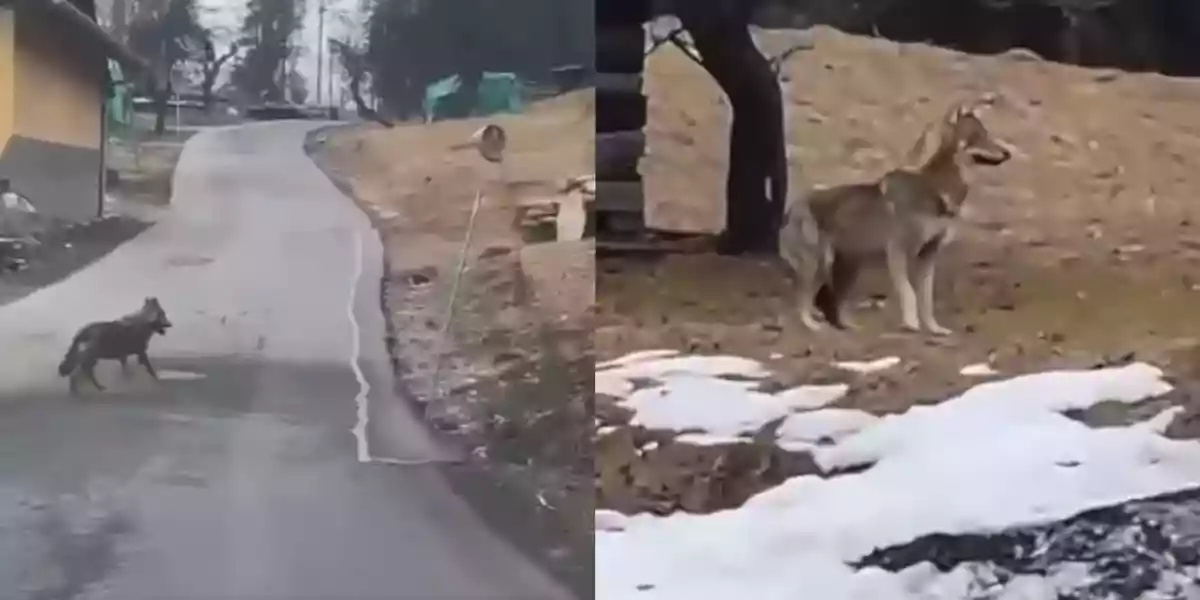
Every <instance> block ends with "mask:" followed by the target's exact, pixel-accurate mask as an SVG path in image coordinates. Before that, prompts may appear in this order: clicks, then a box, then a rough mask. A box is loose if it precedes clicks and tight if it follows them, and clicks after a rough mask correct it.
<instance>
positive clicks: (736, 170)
mask: <svg viewBox="0 0 1200 600" xmlns="http://www.w3.org/2000/svg"><path fill="white" fill-rule="evenodd" d="M697 16H698V15H680V17H681V20H682V21H683V25H684V26H685V27H687V29H688V32H689V33H690V34H691V36H692V40H693V41H694V42H695V45H696V49H697V50H698V51H699V53H700V55H701V57H702V58H703V65H704V68H705V70H707V71H708V72H709V74H710V75H712V77H713V79H715V80H716V81H717V84H718V85H720V86H721V89H722V90H723V91H724V92H725V94H726V95H727V96H728V97H729V103H730V106H731V108H732V110H733V124H732V127H731V130H730V135H729V173H728V175H727V177H726V182H725V196H726V198H725V233H724V236H723V240H722V244H721V246H722V248H721V250H722V252H724V253H727V254H746V253H768V254H769V253H774V252H776V248H777V244H778V239H779V224H780V223H781V222H782V218H783V207H784V202H785V198H786V196H787V155H786V145H785V141H784V123H783V98H782V94H781V93H780V89H779V83H778V81H777V80H776V79H775V74H774V73H773V72H772V71H771V65H770V63H769V62H768V60H767V58H766V57H765V56H763V54H762V53H761V52H760V51H759V50H758V48H757V47H756V46H755V45H754V40H753V39H752V38H751V36H750V31H749V28H748V26H747V24H746V22H744V21H743V22H739V21H738V20H736V19H727V18H726V19H714V18H703V17H701V18H697Z"/></svg>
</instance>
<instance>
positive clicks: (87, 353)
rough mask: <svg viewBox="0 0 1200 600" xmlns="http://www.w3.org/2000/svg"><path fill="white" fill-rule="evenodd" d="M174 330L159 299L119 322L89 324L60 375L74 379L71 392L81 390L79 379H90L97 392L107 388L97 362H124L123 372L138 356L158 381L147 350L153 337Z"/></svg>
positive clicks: (70, 350) (73, 344) (149, 300)
mask: <svg viewBox="0 0 1200 600" xmlns="http://www.w3.org/2000/svg"><path fill="white" fill-rule="evenodd" d="M169 327H171V321H170V320H168V319H167V313H166V311H164V310H163V307H162V305H160V304H159V303H158V299H157V298H153V297H151V298H146V300H145V302H143V303H142V308H141V309H139V310H138V311H137V312H135V313H131V314H128V315H126V316H124V317H121V318H120V319H117V320H116V321H100V322H96V323H90V324H88V325H85V326H84V327H83V329H80V330H79V333H76V334H75V338H74V339H72V340H71V347H70V348H68V349H67V355H66V356H65V357H63V360H62V363H61V364H59V365H58V374H59V375H61V376H63V377H67V376H68V375H69V376H70V382H71V393H72V394H75V393H77V392H78V391H79V378H80V377H81V376H83V377H87V379H88V380H89V381H91V382H92V385H94V386H96V389H97V390H101V391H103V390H104V386H102V385H100V382H99V381H96V373H95V368H96V362H97V361H99V360H100V359H102V358H105V359H110V360H118V361H121V369H122V370H124V369H125V368H126V364H125V359H126V358H128V357H129V356H136V357H137V360H138V363H139V364H141V365H142V366H143V367H145V368H146V372H148V373H150V376H151V377H154V378H155V379H158V373H156V372H155V371H154V367H153V366H151V365H150V357H149V356H147V355H146V350H147V348H148V347H149V346H150V337H151V336H153V335H154V334H156V333H157V334H159V335H163V334H165V333H166V332H167V329H168V328H169Z"/></svg>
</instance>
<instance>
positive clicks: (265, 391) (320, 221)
mask: <svg viewBox="0 0 1200 600" xmlns="http://www.w3.org/2000/svg"><path fill="white" fill-rule="evenodd" d="M312 127H313V125H311V124H306V123H296V122H276V123H264V124H255V125H249V126H243V127H237V128H225V129H214V130H211V131H208V132H205V133H202V134H199V135H197V136H196V137H194V138H193V139H192V140H191V141H190V142H189V144H188V146H187V148H186V149H185V151H184V153H183V156H182V157H181V159H180V163H179V165H178V168H177V174H176V179H175V193H174V197H173V201H172V208H171V210H170V211H169V213H168V214H167V215H166V216H165V217H164V218H163V219H162V220H161V221H160V222H158V223H157V224H156V225H155V226H154V227H152V228H150V229H149V230H148V231H146V232H145V233H143V234H142V235H141V236H139V237H138V238H135V239H134V240H132V241H131V242H129V243H127V244H125V245H123V246H121V247H120V248H118V249H117V250H116V251H114V252H113V253H112V254H110V255H108V256H106V257H104V258H103V259H101V260H100V261H98V262H96V263H95V264H94V265H92V266H91V267H89V268H87V269H85V270H84V271H82V272H80V273H77V274H75V275H73V276H72V277H70V278H68V279H66V280H64V281H62V282H61V283H59V284H57V285H54V286H51V287H49V288H45V289H43V290H40V291H38V292H36V293H34V294H33V295H30V296H27V297H25V298H24V299H22V300H20V301H17V302H16V303H13V304H10V305H8V306H5V307H2V308H0V345H2V346H0V348H2V352H0V357H3V360H2V361H0V598H2V599H4V600H8V599H9V598H21V599H24V598H29V599H36V600H59V599H68V598H70V599H88V600H92V599H101V598H104V599H108V598H111V599H114V600H163V599H168V598H204V599H206V600H207V599H217V598H222V599H226V598H227V599H233V598H236V599H238V600H248V599H254V600H265V599H268V598H270V599H288V600H301V599H305V598H313V599H315V598H322V599H332V598H337V599H342V600H354V599H358V598H362V599H366V598H371V599H379V600H381V599H392V598H395V599H404V598H413V599H422V600H424V599H433V598H446V599H449V598H454V599H468V598H481V599H482V598H488V599H500V598H513V599H516V598H522V599H525V598H529V599H533V598H546V599H558V598H567V597H568V594H567V593H566V592H565V591H564V590H563V589H562V588H561V587H559V586H558V585H557V584H556V583H555V582H553V581H552V580H551V578H550V577H549V576H548V575H546V574H544V573H543V572H542V571H541V570H539V569H538V568H536V567H535V566H533V564H532V563H530V562H529V561H527V560H526V559H525V558H524V557H523V555H520V554H518V553H517V552H516V551H515V550H514V549H513V548H512V547H511V546H510V545H509V544H507V543H506V542H505V541H503V540H501V539H500V538H499V537H498V536H496V535H494V534H492V533H491V532H490V531H489V530H488V529H487V528H486V527H484V526H483V525H482V524H481V521H480V520H479V519H478V518H477V517H476V516H475V515H474V513H472V512H471V510H470V509H469V508H468V506H467V505H466V503H465V501H464V500H463V499H461V498H459V497H457V496H455V495H454V493H453V492H451V491H450V489H449V487H448V484H447V482H446V481H445V480H444V478H443V476H442V474H441V472H440V470H439V469H440V467H441V466H442V464H443V463H444V461H446V460H450V459H453V458H454V457H453V453H452V452H450V451H448V450H447V449H446V448H443V447H441V446H440V445H439V444H438V443H437V442H436V440H435V439H433V438H432V437H431V436H430V435H428V434H427V431H426V429H425V428H424V427H423V426H422V424H421V423H420V422H419V420H418V419H416V418H415V417H414V416H413V415H412V414H411V413H410V412H409V411H408V408H407V405H406V404H404V403H403V402H401V401H398V400H396V399H393V398H391V397H390V396H389V395H388V394H386V393H382V390H388V389H391V380H390V377H391V375H390V369H389V366H388V362H387V359H386V355H385V351H384V347H383V319H382V315H381V314H380V309H379V285H380V269H381V256H380V253H381V248H380V244H379V241H378V238H377V237H376V235H375V233H374V232H373V231H372V229H371V227H370V225H369V223H368V221H367V219H366V217H365V216H364V215H363V214H361V213H360V212H359V211H358V210H357V209H356V208H355V207H354V205H353V204H352V203H351V202H350V201H349V200H347V199H345V198H344V197H342V196H341V195H340V194H339V193H338V192H337V191H336V190H335V188H334V187H333V186H332V184H330V183H329V181H328V180H327V179H326V178H325V176H324V175H323V174H322V173H321V172H320V171H319V170H318V169H317V168H316V167H315V165H313V164H312V162H311V161H310V160H309V158H308V157H307V156H306V155H305V154H304V152H303V149H302V143H303V140H304V136H305V134H306V133H307V131H308V130H309V129H311V128H312ZM145 296H157V297H158V298H159V299H160V301H161V302H162V304H163V306H164V307H165V309H166V310H167V313H168V315H169V316H170V318H171V319H172V320H173V321H174V323H175V327H174V328H173V329H171V330H170V332H169V333H168V335H167V336H165V337H158V338H155V340H154V342H153V343H152V345H151V352H150V354H151V360H152V361H153V362H155V363H156V366H157V368H158V369H159V371H160V373H161V375H162V377H163V380H162V381H160V382H158V383H155V382H153V381H151V380H150V379H149V378H148V377H147V376H146V375H145V374H144V373H142V372H141V371H140V370H138V369H137V368H134V369H132V371H133V372H134V375H133V376H131V377H126V376H124V375H122V374H121V372H120V370H119V368H117V367H116V365H115V364H113V365H102V368H101V370H100V371H99V377H100V380H101V382H102V383H105V384H106V385H108V386H109V388H110V389H109V391H108V392H106V393H99V394H98V393H94V392H91V393H88V394H87V395H86V396H85V397H82V398H71V397H69V396H68V395H67V393H66V382H65V380H63V379H60V378H59V377H58V376H57V374H56V372H55V365H56V364H57V362H58V360H59V359H60V358H61V356H62V354H63V352H64V350H65V349H66V346H67V343H68V340H69V339H70V337H71V335H72V334H73V333H74V331H75V329H76V328H78V327H79V326H80V325H82V324H83V323H85V322H87V321H92V320H98V319H108V318H114V317H116V316H119V315H122V314H124V313H127V312H130V311H131V310H134V309H136V308H138V307H139V306H140V304H141V301H142V299H143V298H144V297H145ZM131 364H132V363H131ZM103 367H108V368H103ZM368 459H369V460H368Z"/></svg>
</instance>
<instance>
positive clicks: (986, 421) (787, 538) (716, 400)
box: [595, 352, 1200, 600]
mask: <svg viewBox="0 0 1200 600" xmlns="http://www.w3.org/2000/svg"><path fill="white" fill-rule="evenodd" d="M691 367H695V370H691V369H690V368H691ZM596 376H597V384H596V385H597V389H598V390H599V389H600V388H601V387H604V388H606V389H609V390H612V391H617V392H620V391H624V392H625V393H623V394H616V395H618V396H620V397H623V398H624V405H625V406H627V407H630V408H633V409H635V410H636V416H635V417H634V423H636V424H642V425H645V426H647V427H654V428H662V429H676V430H694V431H700V432H702V433H693V434H689V435H690V436H691V437H692V438H697V439H699V440H701V441H704V440H706V439H707V440H710V441H719V440H721V439H726V440H728V439H729V438H731V437H736V436H738V435H742V434H744V433H746V432H747V431H748V430H753V429H755V428H756V426H761V425H762V424H764V423H766V422H769V421H771V420H772V419H774V418H778V417H779V416H783V415H786V419H785V420H784V422H783V424H782V426H781V427H780V430H779V431H780V434H781V435H780V444H781V445H783V446H785V447H789V446H795V447H802V448H810V449H812V451H813V456H814V458H815V459H816V460H817V462H818V464H819V465H820V466H822V468H824V469H841V468H846V467H851V466H864V465H870V466H869V468H867V469H866V470H864V471H862V472H860V473H857V474H848V475H841V476H837V477H832V478H829V479H822V478H820V477H817V476H803V477H796V478H793V479H791V480H789V481H786V482H785V483H784V484H783V485H781V486H779V487H776V488H773V489H771V490H768V491H766V492H763V493H761V494H760V495H758V496H756V497H754V498H752V499H751V500H750V501H749V502H748V503H747V504H746V505H744V506H743V507H741V508H739V509H736V510H729V511H723V512H719V513H714V514H709V515H690V514H682V513H679V514H674V515H669V516H665V517H657V516H653V515H636V516H631V517H625V516H622V515H619V514H616V513H613V512H611V511H597V516H596V519H597V525H598V527H597V529H598V531H597V532H596V558H595V560H596V597H597V598H599V599H601V600H617V599H624V598H637V599H638V600H675V599H679V600H685V599H686V600H697V599H707V598H713V599H719V598H735V597H751V598H755V599H756V600H772V599H776V598H778V599H780V600H783V599H788V600H794V599H795V598H800V597H814V598H822V599H825V600H838V599H843V598H845V599H850V598H855V599H857V598H862V599H871V600H888V599H893V598H894V599H901V598H934V599H937V598H946V599H957V598H960V597H962V588H961V586H958V585H956V584H955V582H954V581H952V580H951V579H952V578H953V577H955V576H956V575H954V573H953V572H952V573H951V574H947V575H940V574H937V573H935V572H931V569H927V568H910V569H906V570H904V571H902V572H900V573H895V574H893V573H889V572H887V571H883V570H880V569H876V568H868V569H862V570H859V571H855V570H853V569H852V568H851V567H849V566H848V563H851V562H853V561H856V560H858V559H860V558H862V557H863V556H865V555H867V554H868V553H870V552H871V551H872V550H874V549H876V548H882V547H888V546H892V545H896V544H901V543H906V542H909V541H911V540H913V539H916V538H918V537H920V536H922V535H925V534H929V533H934V532H942V533H951V534H953V533H966V532H979V533H985V532H991V531H995V530H998V529H1001V528H1006V527H1010V526H1017V525H1027V524H1034V523H1043V522H1049V521H1056V520H1060V519H1064V518H1066V517H1069V516H1071V515H1074V514H1077V513H1079V512H1082V511H1084V510H1087V509H1090V508H1095V507H1099V506H1105V505H1110V504H1114V503H1118V502H1123V501H1126V500H1130V499H1133V498H1141V497H1146V496H1151V495H1154V494H1159V493H1164V492H1169V491H1175V490H1180V489H1184V488H1187V487H1190V486H1194V485H1197V484H1200V446H1197V445H1196V444H1195V443H1194V442H1177V441H1172V440H1168V439H1166V438H1164V437H1162V435H1161V432H1162V429H1163V428H1164V427H1165V426H1166V424H1167V423H1169V421H1170V419H1169V418H1168V417H1169V414H1163V415H1159V416H1158V417H1156V418H1154V419H1151V420H1150V421H1147V422H1144V423H1137V424H1134V425H1132V426H1129V427H1112V428H1105V429H1092V428H1090V427H1088V426H1086V425H1084V424H1082V423H1079V422H1077V421H1074V420H1072V419H1069V418H1067V417H1065V416H1063V415H1062V414H1061V413H1062V411H1065V410H1067V409H1081V408H1086V407H1088V406H1091V405H1093V404H1096V403H1098V402H1101V401H1118V402H1126V403H1134V402H1138V401H1140V400H1144V399H1146V398H1150V397H1154V396H1158V395H1161V394H1164V393H1166V392H1167V391H1169V390H1170V385H1169V384H1167V383H1166V382H1165V381H1164V380H1163V379H1162V372H1161V371H1160V370H1159V369H1157V368H1155V367H1153V366H1150V365H1147V364H1142V363H1135V364H1131V365H1127V366H1123V367H1117V368H1108V369H1101V370H1090V371H1057V372H1047V373H1039V374H1033V375H1025V376H1021V377H1016V378H1013V379H1008V380H1001V381H993V382H988V383H984V384H981V385H979V386H976V387H974V388H972V389H970V390H968V391H967V392H966V393H964V394H962V395H961V396H958V397H956V398H953V399H950V400H947V401H945V402H943V403H941V404H939V405H936V406H928V407H916V408H913V409H911V410H909V411H908V412H906V413H904V414H900V415H891V416H887V417H883V418H876V417H873V416H870V415H866V414H865V413H861V412H859V411H851V410H846V409H836V408H821V407H822V406H824V405H826V404H828V403H829V402H832V401H833V400H836V398H837V397H838V396H840V395H841V393H844V391H845V390H844V389H842V390H841V392H838V393H836V394H835V393H833V390H831V389H829V386H821V388H824V389H821V388H818V387H817V386H809V387H810V388H811V389H808V388H806V387H803V386H802V387H800V388H795V389H792V390H786V391H785V392H781V393H777V394H767V393H764V392H760V391H756V390H755V387H756V386H757V383H758V382H760V381H762V380H764V379H765V378H766V377H767V376H768V374H767V373H765V369H763V368H762V366H761V365H758V364H757V363H754V361H748V360H746V359H738V358H737V357H698V356H679V355H676V354H672V353H663V352H658V353H650V354H643V355H642V356H637V357H632V358H628V357H627V360H623V361H614V362H612V363H609V364H606V365H602V368H601V369H599V370H598V371H597V374H596ZM731 377H736V380H730V378H731ZM630 379H640V380H641V381H640V382H639V383H636V384H635V383H631V382H630ZM622 382H623V383H622ZM797 399H801V400H799V401H797ZM926 566H928V565H926ZM1055 576H1056V577H1059V578H1061V577H1068V576H1069V574H1068V575H1063V573H1058V574H1057V575H1055ZM1084 576H1085V575H1079V577H1084ZM1061 583H1062V582H1058V583H1057V584H1056V585H1058V584H1061Z"/></svg>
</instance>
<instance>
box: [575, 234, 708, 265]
mask: <svg viewBox="0 0 1200 600" xmlns="http://www.w3.org/2000/svg"><path fill="white" fill-rule="evenodd" d="M716 247H717V236H715V235H711V234H694V235H661V234H660V233H659V232H657V231H655V230H653V229H642V230H641V231H639V232H636V233H633V234H630V235H610V236H606V237H601V238H597V240H596V256H597V257H598V258H611V257H617V256H621V255H662V254H706V253H712V252H715V251H716ZM600 272H601V271H600V270H599V269H598V270H597V273H598V276H602V275H599V273H600Z"/></svg>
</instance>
